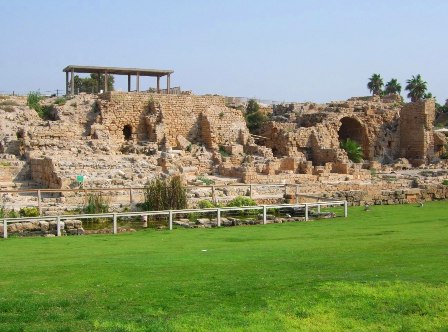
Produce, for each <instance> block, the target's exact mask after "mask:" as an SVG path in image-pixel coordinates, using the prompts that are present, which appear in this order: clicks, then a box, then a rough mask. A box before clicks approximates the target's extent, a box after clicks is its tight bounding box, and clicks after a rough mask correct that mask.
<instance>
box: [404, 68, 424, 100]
mask: <svg viewBox="0 0 448 332" xmlns="http://www.w3.org/2000/svg"><path fill="white" fill-rule="evenodd" d="M406 83H407V85H406V90H407V91H409V93H408V98H411V101H418V100H421V99H423V98H424V96H425V93H426V90H427V84H428V83H426V82H425V81H423V79H422V77H421V75H420V74H418V75H417V76H412V78H411V79H409V80H407V81H406Z"/></svg>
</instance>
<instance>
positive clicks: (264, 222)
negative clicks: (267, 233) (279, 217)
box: [263, 205, 267, 225]
mask: <svg viewBox="0 0 448 332" xmlns="http://www.w3.org/2000/svg"><path fill="white" fill-rule="evenodd" d="M266 220H267V208H266V205H263V225H266Z"/></svg>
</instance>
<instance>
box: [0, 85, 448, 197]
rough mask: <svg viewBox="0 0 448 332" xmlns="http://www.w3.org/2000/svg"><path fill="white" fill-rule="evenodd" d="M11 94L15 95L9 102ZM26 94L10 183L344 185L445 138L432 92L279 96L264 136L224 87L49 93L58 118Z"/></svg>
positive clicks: (13, 139) (7, 172) (6, 142)
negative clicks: (354, 153) (417, 96)
mask: <svg viewBox="0 0 448 332" xmlns="http://www.w3.org/2000/svg"><path fill="white" fill-rule="evenodd" d="M4 100H10V101H12V103H11V102H10V103H9V104H8V105H9V106H8V107H6V106H2V105H5V102H4ZM2 101H3V104H2ZM25 103H26V101H25V98H23V97H10V98H9V99H6V98H3V99H2V100H0V118H1V119H2V121H1V122H0V153H1V158H2V160H3V161H2V165H3V167H2V168H1V173H0V181H1V187H2V188H3V189H7V188H12V187H14V188H32V187H36V188H37V187H47V188H55V189H64V188H78V187H79V184H78V183H77V182H76V176H77V175H84V177H85V180H86V183H85V185H86V186H88V187H95V188H106V187H130V186H142V185H144V184H145V183H147V181H148V180H151V179H152V178H154V177H156V176H160V175H162V176H169V175H174V174H181V175H183V177H184V178H185V179H186V181H190V182H194V181H195V179H197V177H198V176H208V177H214V179H215V180H216V181H219V180H220V179H221V180H222V181H227V182H226V183H230V182H243V183H287V184H300V185H301V188H302V189H303V190H310V191H311V192H314V191H315V190H316V188H319V190H321V191H325V190H328V188H329V187H331V186H335V184H337V186H338V187H337V188H333V189H332V190H333V191H335V190H339V189H340V188H342V187H344V186H345V187H348V188H354V187H356V185H355V184H360V183H361V184H364V185H371V184H372V170H375V171H387V170H388V169H389V170H392V168H394V167H398V168H400V169H401V168H410V167H418V166H421V165H426V164H430V163H432V162H435V161H437V160H438V157H439V156H440V154H441V153H442V152H444V146H445V143H446V139H445V136H444V135H443V134H440V133H436V132H434V131H433V124H434V114H435V105H434V100H432V99H429V100H425V101H420V102H416V103H409V104H403V103H402V101H401V98H400V97H399V96H394V95H390V96H385V97H378V96H374V97H363V98H351V99H349V100H347V101H341V102H331V103H328V104H315V103H300V104H289V105H276V106H274V107H273V108H272V109H271V110H265V111H267V112H269V111H270V112H272V114H271V116H270V121H268V122H267V123H266V124H265V125H264V126H263V127H262V128H261V129H260V131H259V132H258V133H257V135H252V134H251V133H250V132H249V130H248V128H247V126H246V122H245V119H244V116H243V113H242V112H241V111H240V110H238V109H236V108H232V107H228V106H227V105H226V98H225V97H222V96H211V95H205V96H196V95H166V94H156V93H126V92H107V93H103V94H99V95H88V94H80V95H77V96H75V97H73V98H72V99H68V100H67V101H66V103H65V105H61V106H58V105H56V104H54V99H52V98H48V99H46V100H45V101H44V103H46V104H47V105H51V108H52V111H51V114H50V118H51V119H50V120H42V119H40V118H39V117H38V116H37V114H36V113H35V112H34V111H33V110H30V109H29V108H28V107H27V106H25ZM11 104H12V105H13V106H11ZM346 138H351V139H353V140H356V141H357V142H359V144H360V145H361V147H362V150H363V154H364V162H363V163H358V164H356V163H353V162H351V161H350V160H349V159H348V156H347V153H346V152H345V151H344V150H342V149H341V148H340V141H341V140H342V139H346ZM394 163H395V164H394ZM443 167H444V166H443ZM223 183H224V182H223ZM391 189H392V188H391Z"/></svg>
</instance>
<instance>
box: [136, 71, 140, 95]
mask: <svg viewBox="0 0 448 332" xmlns="http://www.w3.org/2000/svg"><path fill="white" fill-rule="evenodd" d="M136 85H137V89H136V90H137V92H140V73H137V81H136Z"/></svg>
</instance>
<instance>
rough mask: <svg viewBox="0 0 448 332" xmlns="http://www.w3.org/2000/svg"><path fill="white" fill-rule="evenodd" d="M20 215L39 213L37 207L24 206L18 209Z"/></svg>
mask: <svg viewBox="0 0 448 332" xmlns="http://www.w3.org/2000/svg"><path fill="white" fill-rule="evenodd" d="M19 214H20V216H21V217H38V216H39V215H40V213H39V209H38V208H37V207H25V208H21V209H20V210H19Z"/></svg>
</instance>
